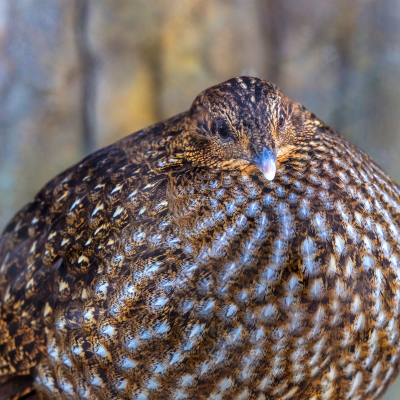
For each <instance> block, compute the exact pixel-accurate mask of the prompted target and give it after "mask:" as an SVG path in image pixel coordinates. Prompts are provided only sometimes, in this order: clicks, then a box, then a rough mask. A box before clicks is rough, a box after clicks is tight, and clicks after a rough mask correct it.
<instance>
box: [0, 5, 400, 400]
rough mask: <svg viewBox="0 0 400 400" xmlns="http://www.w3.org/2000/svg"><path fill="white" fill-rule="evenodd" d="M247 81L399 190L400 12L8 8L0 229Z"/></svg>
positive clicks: (1, 15)
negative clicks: (271, 92) (135, 140)
mask: <svg viewBox="0 0 400 400" xmlns="http://www.w3.org/2000/svg"><path fill="white" fill-rule="evenodd" d="M244 74H246V75H255V76H258V77H262V78H264V79H268V80H272V81H274V82H275V83H277V84H278V85H279V86H280V87H281V89H283V90H284V92H285V93H286V94H288V95H289V96H291V97H293V98H294V99H295V100H297V101H299V102H301V103H303V104H304V105H305V106H306V107H307V108H309V109H311V110H312V111H313V112H314V113H316V114H317V115H318V116H319V117H320V118H322V119H323V120H324V121H325V122H327V123H328V124H330V125H331V126H333V127H334V128H336V129H338V130H339V131H340V132H342V134H344V135H345V136H347V137H348V138H349V139H350V140H351V141H353V142H354V143H356V144H358V145H359V146H360V147H361V148H363V149H364V150H366V151H367V152H368V153H370V154H371V155H372V156H373V157H374V158H375V159H376V160H377V161H378V163H379V164H380V165H381V166H382V167H383V168H384V169H385V170H386V171H387V172H389V174H390V175H391V176H392V177H394V178H395V179H397V180H398V181H400V159H399V154H400V0H329V1H328V0H214V1H205V0H168V1H165V0H152V1H146V0H101V1H100V0H0V230H2V228H3V227H4V226H5V224H6V222H7V220H9V219H10V218H11V217H12V215H13V214H14V213H15V212H16V211H17V210H18V209H19V208H20V207H21V206H23V205H24V204H25V203H26V202H27V201H29V200H30V198H31V197H32V196H33V195H34V194H35V193H36V192H37V191H38V189H39V188H40V187H41V186H43V185H44V184H45V183H46V182H47V181H48V180H49V179H51V178H52V177H53V176H54V175H55V174H57V173H58V172H60V171H61V170H63V169H65V168H67V167H68V166H70V165H71V164H73V163H76V162H78V161H79V160H80V159H81V158H82V157H84V156H85V155H86V154H88V153H90V152H92V151H94V150H96V149H98V148H100V147H103V146H106V145H108V144H110V143H112V142H114V141H116V140H118V139H119V138H121V137H123V136H125V135H127V134H129V133H131V132H134V131H136V130H138V129H140V128H143V127H145V126H147V125H150V124H152V123H155V122H157V121H160V120H162V119H164V118H168V117H170V116H172V115H174V114H176V113H179V112H181V111H184V110H185V109H187V108H188V107H189V106H190V104H191V102H192V100H193V99H194V97H195V96H196V94H197V93H198V92H200V91H202V90H203V89H205V88H207V87H208V86H211V85H213V84H216V83H218V82H221V81H223V80H226V79H228V78H231V77H233V76H237V75H244ZM389 399H390V400H398V399H400V383H399V382H398V384H397V387H396V386H394V387H392V388H391V390H390V392H389V393H388V394H387V395H386V397H385V400H389Z"/></svg>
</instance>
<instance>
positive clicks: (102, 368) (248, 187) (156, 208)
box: [0, 77, 400, 400]
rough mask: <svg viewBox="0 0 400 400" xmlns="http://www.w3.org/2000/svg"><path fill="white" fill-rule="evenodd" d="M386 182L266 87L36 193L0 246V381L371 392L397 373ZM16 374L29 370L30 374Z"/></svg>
mask: <svg viewBox="0 0 400 400" xmlns="http://www.w3.org/2000/svg"><path fill="white" fill-rule="evenodd" d="M399 211H400V189H399V187H398V186H397V185H396V184H395V183H394V182H393V181H391V180H390V179H389V178H388V177H387V175H386V174H385V173H384V172H383V171H382V170H381V169H380V168H379V167H378V166H377V165H376V164H375V163H374V162H373V161H372V160H371V159H370V158H369V157H368V155H366V154H365V153H364V152H362V151H361V150H359V149H358V148H357V147H355V146H353V145H352V144H350V143H348V142H347V141H346V140H345V139H344V138H343V137H342V136H340V135H339V134H338V133H336V132H334V131H332V130H331V129H330V128H329V127H327V126H326V125H325V124H324V123H323V122H321V121H320V120H319V119H318V118H316V117H315V116H314V115H313V114H312V113H310V112H309V111H307V110H306V109H305V108H304V107H303V106H301V105H300V104H298V103H295V102H293V101H292V100H290V99H288V98H287V97H285V96H284V95H283V94H282V93H281V92H280V90H279V89H278V88H277V87H276V86H274V85H273V84H271V83H268V82H265V81H262V80H260V79H256V78H248V77H242V78H236V79H231V80H229V81H227V82H225V83H222V84H220V85H217V86H215V87H213V88H210V89H208V90H206V91H205V92H203V93H202V94H200V95H199V96H198V97H197V99H196V100H195V102H194V103H193V105H192V108H191V109H190V111H188V112H185V113H183V114H181V115H178V116H176V117H174V118H171V119H169V120H168V121H166V122H164V123H160V124H156V125H154V126H151V127H149V128H146V129H144V130H142V131H139V132H137V133H134V134H132V135H130V136H128V137H126V138H125V139H123V140H121V141H119V142H117V143H116V144H114V145H112V146H110V147H107V148H105V149H103V150H100V151H98V152H96V153H94V154H92V155H90V156H89V157H87V158H86V159H84V160H83V161H82V162H81V163H79V164H77V165H76V166H74V167H72V168H70V169H69V170H67V171H66V172H64V173H62V174H61V175H59V176H58V177H56V178H55V179H54V180H52V181H51V182H49V183H48V184H47V185H46V186H45V187H44V188H43V189H42V190H41V191H40V192H39V194H38V195H37V196H36V197H35V199H34V200H33V201H32V202H31V203H30V204H28V205H27V206H26V207H24V208H23V209H22V210H21V211H20V212H19V213H18V214H17V215H16V216H15V217H14V218H13V219H12V220H11V222H10V223H9V225H8V226H7V227H6V229H5V231H4V233H3V235H2V237H1V239H0V266H1V268H0V295H1V297H0V298H1V299H2V304H1V319H0V374H1V378H0V379H1V380H0V383H3V384H5V385H7V383H5V382H7V381H9V380H10V379H18V376H24V375H30V376H32V377H33V378H34V387H35V390H36V393H37V394H38V395H39V397H40V398H43V399H97V398H98V399H135V400H145V399H149V400H150V399H175V400H178V399H215V400H216V399H243V400H244V399H257V400H263V399H315V400H317V399H320V400H323V399H353V400H355V399H357V400H361V399H378V398H380V397H381V396H382V395H383V393H384V392H385V390H386V388H387V387H388V385H389V384H390V383H391V382H392V381H393V380H394V378H395V377H396V375H397V372H398V364H399V313H400V248H399V238H400V236H399V229H400V214H399ZM24 379H27V378H24Z"/></svg>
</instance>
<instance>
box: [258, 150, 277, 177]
mask: <svg viewBox="0 0 400 400" xmlns="http://www.w3.org/2000/svg"><path fill="white" fill-rule="evenodd" d="M253 162H254V164H255V165H256V166H257V168H258V169H259V170H260V171H261V172H262V174H263V175H264V176H265V178H266V179H268V180H269V181H272V180H273V179H274V178H275V174H276V157H274V155H273V154H272V153H271V152H270V151H268V150H267V149H266V148H265V147H264V148H263V151H262V153H261V154H259V153H257V157H256V158H255V159H254V160H253Z"/></svg>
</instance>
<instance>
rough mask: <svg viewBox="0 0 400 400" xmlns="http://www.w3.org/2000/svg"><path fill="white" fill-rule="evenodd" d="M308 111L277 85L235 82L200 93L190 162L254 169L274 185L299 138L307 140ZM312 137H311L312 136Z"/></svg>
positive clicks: (187, 148) (187, 143)
mask: <svg viewBox="0 0 400 400" xmlns="http://www.w3.org/2000/svg"><path fill="white" fill-rule="evenodd" d="M307 114H310V115H311V113H309V112H307V111H306V110H305V109H304V107H303V106H301V105H300V104H298V103H295V102H294V101H292V100H290V99H288V98H287V97H285V96H284V95H283V94H282V92H281V91H280V90H279V89H278V88H277V87H276V86H275V85H274V84H272V83H270V82H267V81H264V80H261V79H258V78H251V77H239V78H233V79H230V80H228V81H226V82H223V83H221V84H219V85H216V86H213V87H211V88H209V89H207V90H205V91H204V92H202V93H200V94H199V95H198V96H197V98H196V99H195V101H194V102H193V104H192V107H191V109H190V112H189V114H188V118H189V121H188V123H187V127H188V128H187V132H186V135H185V138H184V141H183V150H184V158H185V159H186V160H187V161H189V162H190V163H191V164H192V165H193V166H199V167H218V168H224V169H230V168H237V167H240V166H245V167H246V166H251V165H252V166H254V167H256V168H258V170H259V171H260V172H261V173H262V174H263V175H264V177H265V178H266V179H267V180H273V179H274V177H275V174H276V170H277V165H278V164H279V162H282V161H283V160H285V159H287V157H288V156H289V155H290V153H291V152H292V151H293V150H294V149H295V148H296V144H297V143H298V140H299V138H304V136H307V135H306V134H305V130H304V127H305V125H304V121H305V117H306V116H307ZM309 133H311V132H309Z"/></svg>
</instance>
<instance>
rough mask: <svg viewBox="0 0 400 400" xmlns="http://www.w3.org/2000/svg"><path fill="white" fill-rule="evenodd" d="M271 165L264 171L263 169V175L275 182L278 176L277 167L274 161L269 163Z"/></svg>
mask: <svg viewBox="0 0 400 400" xmlns="http://www.w3.org/2000/svg"><path fill="white" fill-rule="evenodd" d="M268 164H269V165H266V166H265V167H264V168H263V169H262V171H261V172H262V174H263V175H264V176H265V179H268V180H269V181H273V180H274V178H275V174H276V165H275V163H274V162H273V161H271V162H270V163H268Z"/></svg>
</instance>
